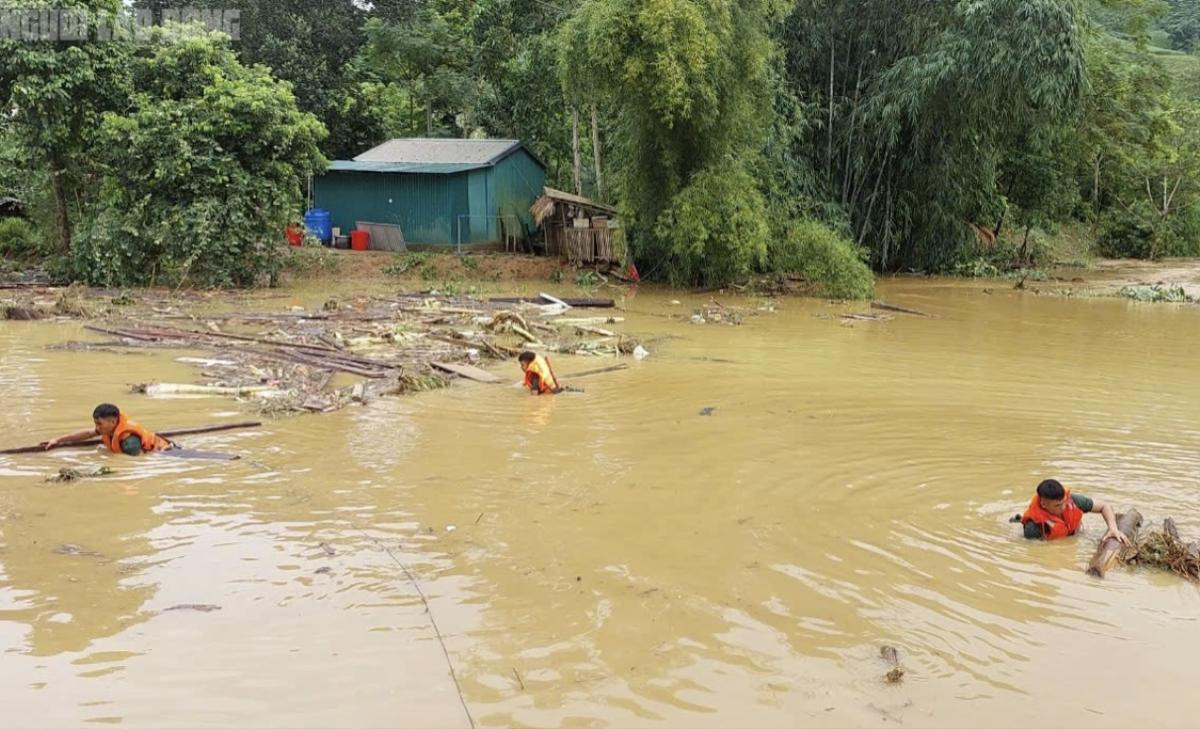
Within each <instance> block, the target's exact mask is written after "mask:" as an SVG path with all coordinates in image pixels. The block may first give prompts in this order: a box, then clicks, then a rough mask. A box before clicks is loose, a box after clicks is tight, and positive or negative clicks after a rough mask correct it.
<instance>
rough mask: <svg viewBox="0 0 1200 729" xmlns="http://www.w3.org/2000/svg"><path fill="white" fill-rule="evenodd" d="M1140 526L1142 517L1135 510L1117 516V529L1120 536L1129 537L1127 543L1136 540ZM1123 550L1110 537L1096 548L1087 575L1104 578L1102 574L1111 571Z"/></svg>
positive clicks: (1118, 543)
mask: <svg viewBox="0 0 1200 729" xmlns="http://www.w3.org/2000/svg"><path fill="white" fill-rule="evenodd" d="M1141 526H1142V515H1141V514H1139V513H1138V510H1137V509H1130V510H1129V511H1127V512H1125V513H1124V514H1118V515H1117V529H1119V530H1120V531H1121V533H1122V534H1124V535H1125V536H1127V537H1129V541H1131V542H1133V541H1136V539H1137V533H1138V529H1139V528H1141ZM1124 550H1125V547H1124V546H1122V544H1121V543H1120V542H1118V541H1117V540H1116V539H1113V538H1112V537H1109V538H1108V539H1105V540H1104V541H1102V542H1100V546H1098V547H1096V554H1094V555H1093V556H1092V561H1091V562H1090V563H1089V564H1088V568H1087V573H1088V574H1089V575H1091V576H1092V577H1104V573H1105V572H1108V571H1109V570H1110V569H1112V566H1113V565H1114V564H1116V561H1117V557H1119V556H1120V555H1121V552H1123V551H1124Z"/></svg>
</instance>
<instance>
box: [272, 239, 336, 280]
mask: <svg viewBox="0 0 1200 729" xmlns="http://www.w3.org/2000/svg"><path fill="white" fill-rule="evenodd" d="M341 268H342V259H341V258H339V257H338V254H336V253H334V252H333V251H331V250H329V249H328V248H326V247H325V246H323V245H321V243H320V242H319V241H317V240H316V239H315V238H309V237H305V239H304V244H303V245H301V246H299V247H297V248H293V247H290V246H289V247H288V254H287V256H286V257H285V258H284V259H283V269H284V270H285V271H291V272H292V273H293V274H295V275H296V276H325V275H329V274H334V273H337V272H338V271H339V270H341Z"/></svg>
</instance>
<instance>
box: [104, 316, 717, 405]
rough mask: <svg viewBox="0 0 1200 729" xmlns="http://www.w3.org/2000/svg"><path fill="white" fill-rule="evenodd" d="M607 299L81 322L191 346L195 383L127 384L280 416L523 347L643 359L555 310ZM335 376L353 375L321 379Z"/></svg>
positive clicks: (449, 376)
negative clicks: (225, 400) (334, 383)
mask: <svg viewBox="0 0 1200 729" xmlns="http://www.w3.org/2000/svg"><path fill="white" fill-rule="evenodd" d="M612 305H613V302H612V300H611V299H605V300H575V299H567V300H565V301H563V300H557V299H555V298H554V297H551V296H549V295H542V296H540V297H538V298H537V299H534V300H530V301H525V300H523V299H519V298H516V299H492V300H483V299H479V298H472V297H455V296H445V295H435V294H428V293H423V294H412V295H399V296H396V297H378V296H358V297H354V298H347V299H341V300H337V301H336V302H335V301H334V300H332V299H331V300H330V301H329V302H326V304H325V305H323V306H321V307H320V308H319V309H317V310H315V311H314V310H305V309H303V308H300V307H293V309H292V310H288V311H279V312H273V313H243V312H233V313H226V314H197V315H189V314H186V313H170V314H166V313H159V310H158V309H153V310H151V311H150V312H147V311H145V310H143V309H142V308H139V309H138V311H137V312H136V316H135V315H134V313H133V312H130V311H123V312H121V314H122V316H124V317H126V320H125V321H124V322H120V321H118V322H116V323H110V322H109V321H105V322H104V323H103V325H99V323H97V324H88V325H85V328H86V329H88V330H89V331H93V332H96V333H99V334H104V335H107V336H109V337H111V338H113V340H115V341H111V342H109V343H105V345H106V346H118V345H119V346H123V347H129V348H135V347H136V348H140V347H145V348H170V349H175V350H178V349H193V350H199V352H198V353H196V354H188V355H187V356H184V357H178V358H177V359H178V361H181V362H184V363H186V364H190V365H194V366H196V367H197V368H198V369H199V371H200V373H201V374H200V377H201V378H202V382H198V383H186V382H175V383H172V382H166V383H144V384H141V385H137V386H136V387H135V390H134V391H135V392H138V393H141V394H146V395H150V396H220V397H231V398H237V399H239V400H241V401H242V402H244V403H246V405H247V406H248V407H249V408H252V409H254V410H256V411H257V412H258V413H260V414H265V415H272V416H282V415H290V414H296V413H305V412H307V413H328V412H333V411H336V410H339V409H341V408H343V407H346V406H347V405H350V404H354V403H358V404H365V403H368V402H370V401H371V400H373V399H375V398H378V397H382V396H390V395H401V394H405V393H410V392H420V391H424V390H431V389H436V388H441V387H446V386H447V385H449V384H451V382H452V381H453V380H454V379H455V378H466V379H472V380H476V381H481V382H493V383H495V382H502V381H506V378H504V377H501V376H498V375H496V374H492V373H489V372H487V371H486V370H484V369H482V367H484V366H485V362H486V361H487V360H495V361H502V362H505V364H511V360H512V359H513V358H515V357H516V356H517V355H518V354H520V353H521V351H523V350H525V349H542V350H543V351H547V352H560V353H570V354H575V355H585V356H597V357H621V356H622V355H631V356H634V357H637V358H640V357H644V356H645V354H646V353H648V350H646V348H645V347H644V346H642V343H641V342H639V341H637V340H636V339H632V338H627V337H626V336H624V335H623V334H621V333H618V332H615V331H612V330H610V329H607V328H604V327H603V326H597V325H598V324H599V325H611V324H615V323H618V322H620V321H621V318H620V317H613V316H605V317H573V318H569V319H568V318H566V317H563V316H562V314H563V313H564V312H566V311H569V310H570V309H569V307H571V306H610V307H611V306H612ZM716 307H717V310H718V311H720V312H725V313H723V314H722V316H723V317H724V318H725V319H729V318H735V317H733V316H732V310H731V309H729V308H728V307H722V306H720V305H716ZM164 311H171V312H179V308H178V307H173V308H171V309H166V310H164ZM167 320H185V322H169V321H167ZM218 323H219V325H218ZM338 374H345V375H352V376H355V377H359V378H362V380H363V381H361V382H355V383H351V384H343V385H342V386H340V387H330V382H331V380H332V378H333V377H334V376H335V375H338Z"/></svg>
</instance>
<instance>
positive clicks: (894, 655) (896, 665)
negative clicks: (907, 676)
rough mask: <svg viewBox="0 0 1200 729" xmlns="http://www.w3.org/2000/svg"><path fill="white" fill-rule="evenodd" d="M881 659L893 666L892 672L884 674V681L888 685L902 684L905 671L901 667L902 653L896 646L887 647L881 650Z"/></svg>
mask: <svg viewBox="0 0 1200 729" xmlns="http://www.w3.org/2000/svg"><path fill="white" fill-rule="evenodd" d="M879 657H880V658H882V659H883V660H885V661H887V662H888V663H890V664H891V665H892V670H890V671H888V672H887V673H885V674H883V680H884V681H885V682H887V683H900V680H901V679H902V678H904V669H903V668H901V666H900V651H898V650H896V648H895V647H894V646H890V645H885V646H883V647H881V648H880V649H879Z"/></svg>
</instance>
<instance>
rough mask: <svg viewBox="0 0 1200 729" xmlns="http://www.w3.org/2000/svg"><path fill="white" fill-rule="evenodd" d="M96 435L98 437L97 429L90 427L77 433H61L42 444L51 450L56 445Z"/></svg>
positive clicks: (75, 441) (76, 441)
mask: <svg viewBox="0 0 1200 729" xmlns="http://www.w3.org/2000/svg"><path fill="white" fill-rule="evenodd" d="M95 437H96V429H95V428H90V429H88V430H80V431H77V432H75V433H68V434H66V435H60V436H58V437H57V438H54V439H53V440H48V441H45V442H44V443H41V444H40V445H41V446H42V448H44V449H46V450H49V449H51V448H53V447H55V446H59V445H63V444H64V443H78V442H79V441H81V440H87V439H88V438H95Z"/></svg>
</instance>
